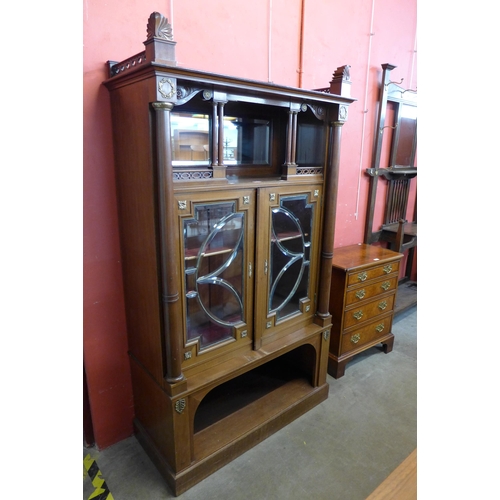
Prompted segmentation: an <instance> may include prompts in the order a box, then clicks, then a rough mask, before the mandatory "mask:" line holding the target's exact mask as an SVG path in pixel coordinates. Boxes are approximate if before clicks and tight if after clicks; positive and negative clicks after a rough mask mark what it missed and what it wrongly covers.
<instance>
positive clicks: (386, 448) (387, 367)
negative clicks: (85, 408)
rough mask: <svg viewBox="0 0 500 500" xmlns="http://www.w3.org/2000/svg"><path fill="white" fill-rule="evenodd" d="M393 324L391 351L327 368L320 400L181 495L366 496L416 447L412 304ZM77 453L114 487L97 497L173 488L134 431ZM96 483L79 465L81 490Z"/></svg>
mask: <svg viewBox="0 0 500 500" xmlns="http://www.w3.org/2000/svg"><path fill="white" fill-rule="evenodd" d="M393 333H394V335H395V342H394V350H393V351H392V352H391V353H389V354H387V355H386V354H384V353H383V352H381V350H380V349H379V348H378V347H373V348H371V349H369V350H367V351H365V352H364V353H362V354H359V355H358V356H357V357H356V358H355V359H354V360H352V361H351V362H350V363H348V365H347V368H346V371H345V375H344V377H342V378H340V379H338V380H335V379H334V378H332V377H330V376H328V383H329V384H330V392H329V397H328V399H327V400H326V401H324V402H323V403H321V404H320V405H318V406H317V407H315V408H313V409H312V410H311V411H309V412H308V413H306V414H305V415H303V416H302V417H300V418H298V419H297V420H295V421H294V422H292V423H291V424H290V425H288V426H287V427H285V428H284V429H282V430H280V431H278V432H277V433H275V434H274V435H272V436H271V437H269V438H268V439H267V440H265V441H264V442H262V443H260V444H259V445H257V446H256V447H254V448H252V449H251V450H249V451H248V452H246V453H245V454H243V455H241V456H240V457H238V458H237V459H235V460H234V461H232V462H231V463H229V464H228V465H226V466H225V467H223V468H222V469H220V470H219V471H217V472H215V473H214V474H212V475H211V476H210V477H208V478H207V479H205V480H204V481H202V482H201V483H198V484H197V485H195V486H194V487H193V488H191V489H190V490H188V491H187V492H185V493H184V494H182V495H180V496H179V497H177V498H179V499H181V500H215V499H217V500H225V499H228V500H229V499H231V500H239V499H245V500H247V499H248V498H252V499H255V500H282V499H283V500H305V499H312V500H365V499H366V497H367V496H368V495H369V494H370V493H371V492H372V491H373V490H374V489H375V488H376V487H377V486H378V485H379V484H380V483H381V482H382V481H383V480H384V479H385V478H386V477H387V476H388V475H389V474H390V473H391V472H392V471H393V470H394V469H395V468H396V467H397V466H398V465H399V464H400V463H401V462H402V461H403V460H404V459H405V458H406V457H407V456H408V455H409V454H410V453H411V452H412V451H413V450H414V449H415V448H416V447H417V309H416V307H414V308H412V309H410V310H408V311H406V312H404V313H402V314H401V315H399V316H398V317H397V318H396V319H395V322H394V325H393ZM83 455H84V457H86V456H89V455H90V457H89V458H91V459H94V460H95V463H94V467H98V469H99V471H100V472H101V477H102V479H103V480H104V481H105V484H104V487H105V488H104V490H106V491H109V492H110V493H111V496H110V495H109V494H107V493H105V492H103V494H101V496H99V495H96V496H94V497H93V498H97V499H99V500H105V499H108V500H111V499H112V498H113V499H114V500H159V499H168V498H175V497H174V496H173V494H172V493H171V492H170V490H169V489H168V487H167V485H166V483H165V482H164V481H163V479H162V477H161V476H160V474H159V472H158V471H157V470H156V468H155V467H154V465H153V464H152V462H151V461H150V460H149V458H148V456H147V455H146V454H145V452H144V451H143V450H142V448H141V447H140V445H139V444H138V442H137V441H136V439H135V438H134V437H130V438H128V439H125V440H124V441H121V442H119V443H117V444H115V445H113V446H111V447H109V448H107V449H105V450H103V451H99V450H97V449H95V448H90V449H87V448H84V450H83ZM87 463H88V462H87ZM96 493H97V492H96V491H95V488H94V486H93V485H92V484H91V482H90V478H89V476H88V473H87V472H86V469H85V467H84V485H83V498H84V500H87V499H89V498H90V497H91V496H92V495H94V494H96Z"/></svg>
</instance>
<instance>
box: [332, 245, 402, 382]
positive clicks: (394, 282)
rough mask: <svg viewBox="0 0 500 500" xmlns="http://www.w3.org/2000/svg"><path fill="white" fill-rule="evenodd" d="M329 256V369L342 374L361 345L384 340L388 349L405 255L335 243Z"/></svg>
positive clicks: (392, 342) (384, 345) (335, 373)
mask: <svg viewBox="0 0 500 500" xmlns="http://www.w3.org/2000/svg"><path fill="white" fill-rule="evenodd" d="M333 255H334V256H333V261H332V283H331V293H330V313H331V314H332V323H333V326H332V332H331V336H330V353H329V359H328V373H330V375H332V377H334V378H340V377H342V376H343V375H344V372H345V366H346V364H347V363H348V362H349V361H350V360H351V359H352V358H353V357H354V356H355V355H356V354H359V353H360V352H362V351H364V350H365V349H368V348H370V347H372V346H374V345H376V344H382V345H383V348H384V352H385V353H388V352H391V351H392V347H393V344H394V335H393V334H392V331H391V330H392V319H393V316H394V305H395V302H396V293H397V289H398V277H399V266H400V262H401V258H402V257H403V255H402V254H400V253H397V252H393V251H391V250H387V249H385V248H381V247H376V246H373V245H364V244H361V245H351V246H347V247H341V248H337V249H335V250H334V253H333Z"/></svg>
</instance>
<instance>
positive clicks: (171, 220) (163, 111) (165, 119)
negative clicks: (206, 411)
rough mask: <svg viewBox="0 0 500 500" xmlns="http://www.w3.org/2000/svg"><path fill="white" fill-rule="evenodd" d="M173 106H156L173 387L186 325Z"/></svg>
mask: <svg viewBox="0 0 500 500" xmlns="http://www.w3.org/2000/svg"><path fill="white" fill-rule="evenodd" d="M173 106H174V105H173V103H171V102H154V103H153V109H154V110H155V118H156V165H157V181H158V182H157V184H158V204H159V207H158V212H159V213H158V217H159V230H160V252H161V253H160V266H161V288H162V290H161V293H162V308H163V330H164V336H165V350H166V364H167V366H166V379H167V382H169V383H171V384H173V383H176V382H179V381H181V380H183V378H184V375H183V374H182V357H181V354H182V350H183V324H182V303H181V301H180V297H179V285H180V277H179V262H180V257H179V245H178V244H177V243H178V238H173V237H172V236H170V237H169V235H168V228H175V227H176V225H177V221H176V212H175V205H174V187H173V175H172V153H171V148H170V111H171V110H172V108H173Z"/></svg>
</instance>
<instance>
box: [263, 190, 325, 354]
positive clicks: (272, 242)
mask: <svg viewBox="0 0 500 500" xmlns="http://www.w3.org/2000/svg"><path fill="white" fill-rule="evenodd" d="M321 196H322V185H321V184H317V185H313V186H311V185H308V186H306V187H304V188H301V187H300V186H287V187H279V188H262V189H259V191H258V202H257V203H258V215H257V221H258V222H257V224H258V228H259V229H258V234H259V238H258V241H257V247H256V248H257V256H256V286H255V292H256V293H255V302H256V307H255V310H256V314H255V334H254V337H255V341H254V344H255V348H256V349H258V348H260V347H261V346H263V345H265V344H266V343H268V342H271V341H273V340H276V339H278V338H279V337H280V336H282V335H285V334H287V333H289V331H291V329H292V328H293V329H294V330H296V329H297V328H300V327H301V326H305V325H307V324H308V323H310V322H311V321H312V318H313V316H314V314H315V308H316V304H315V302H316V288H317V275H318V260H319V259H318V257H319V229H320V223H321V214H320V200H321Z"/></svg>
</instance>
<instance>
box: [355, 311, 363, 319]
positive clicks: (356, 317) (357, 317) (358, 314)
mask: <svg viewBox="0 0 500 500" xmlns="http://www.w3.org/2000/svg"><path fill="white" fill-rule="evenodd" d="M353 316H354V319H358V320H359V319H361V318H362V317H363V311H356V312H355V313H354V314H353Z"/></svg>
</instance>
